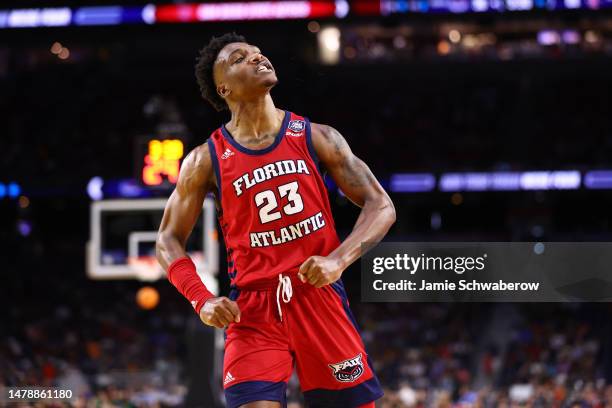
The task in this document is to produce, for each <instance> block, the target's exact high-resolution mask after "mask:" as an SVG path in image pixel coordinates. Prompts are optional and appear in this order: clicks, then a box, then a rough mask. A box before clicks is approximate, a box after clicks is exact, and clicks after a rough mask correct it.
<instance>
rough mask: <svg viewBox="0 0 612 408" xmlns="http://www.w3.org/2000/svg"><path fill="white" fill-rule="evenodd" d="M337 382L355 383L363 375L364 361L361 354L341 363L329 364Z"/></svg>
mask: <svg viewBox="0 0 612 408" xmlns="http://www.w3.org/2000/svg"><path fill="white" fill-rule="evenodd" d="M329 367H330V368H331V369H332V371H333V374H334V377H336V380H338V381H341V382H353V381H355V380H356V379H358V378H359V377H361V374H363V361H362V360H361V353H360V354H359V355H358V356H355V357H353V358H349V359H348V360H344V361H341V362H339V363H334V364H329Z"/></svg>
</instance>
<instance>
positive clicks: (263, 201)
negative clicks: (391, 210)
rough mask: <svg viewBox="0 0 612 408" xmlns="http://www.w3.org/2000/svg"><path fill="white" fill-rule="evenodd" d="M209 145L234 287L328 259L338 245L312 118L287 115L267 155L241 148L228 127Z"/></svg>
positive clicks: (223, 128)
mask: <svg viewBox="0 0 612 408" xmlns="http://www.w3.org/2000/svg"><path fill="white" fill-rule="evenodd" d="M208 146H209V150H210V153H211V157H212V161H213V166H214V169H215V175H216V178H217V184H218V186H219V189H218V191H217V200H218V202H219V204H220V209H221V211H220V215H219V221H220V224H221V229H222V231H223V236H224V239H225V243H226V246H227V252H228V266H229V267H228V271H229V274H230V279H231V280H232V284H233V285H234V286H237V287H244V286H249V285H251V284H256V283H257V282H258V281H261V282H264V281H270V279H276V277H277V276H278V274H279V273H283V274H285V273H292V272H296V271H297V269H298V268H299V266H300V265H301V263H302V262H303V261H304V260H305V259H307V258H308V257H309V256H311V255H321V256H326V255H328V254H329V253H330V252H331V251H333V250H334V249H335V248H336V247H337V246H338V245H339V243H340V242H339V240H338V236H337V234H336V230H335V226H334V221H333V219H332V214H331V210H330V205H329V200H328V196H327V189H326V187H325V183H324V181H323V178H322V176H321V173H320V172H319V168H318V159H317V157H316V154H315V151H314V148H313V146H312V140H311V130H310V123H309V121H308V119H306V118H304V117H302V116H298V115H296V114H294V113H291V112H285V117H284V120H283V123H282V126H281V129H280V131H279V133H278V135H277V136H276V138H275V140H274V142H273V143H272V144H271V145H270V146H268V147H267V148H265V149H261V150H253V149H248V148H246V147H244V146H242V145H240V144H238V143H237V142H236V141H235V140H234V139H233V138H232V136H231V135H230V134H229V132H228V131H227V129H226V128H225V126H222V127H221V128H219V129H217V130H216V131H215V132H214V133H213V134H212V136H211V137H210V139H209V140H208Z"/></svg>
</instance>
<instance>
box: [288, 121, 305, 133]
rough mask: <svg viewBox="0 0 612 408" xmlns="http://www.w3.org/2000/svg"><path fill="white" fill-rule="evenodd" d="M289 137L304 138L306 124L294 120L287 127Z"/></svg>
mask: <svg viewBox="0 0 612 408" xmlns="http://www.w3.org/2000/svg"><path fill="white" fill-rule="evenodd" d="M287 129H289V132H287V133H288V134H289V136H296V137H297V136H302V132H303V131H304V129H306V122H304V121H303V120H292V121H291V122H289V125H288V126H287Z"/></svg>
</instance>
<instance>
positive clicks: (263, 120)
mask: <svg viewBox="0 0 612 408" xmlns="http://www.w3.org/2000/svg"><path fill="white" fill-rule="evenodd" d="M232 105H233V106H231V111H232V119H231V120H230V121H229V123H228V124H227V125H226V128H227V129H228V130H229V131H230V133H231V134H232V136H233V137H234V139H236V140H237V141H239V142H240V141H241V139H242V141H244V142H250V143H252V142H253V139H262V140H265V139H267V138H268V137H269V136H273V137H274V136H275V135H276V134H277V133H278V132H279V129H280V127H281V126H282V121H283V113H282V112H281V111H280V110H278V109H276V107H275V106H274V102H273V101H272V97H271V96H270V94H266V95H265V96H264V97H263V98H261V99H258V100H255V101H249V102H244V103H235V104H232Z"/></svg>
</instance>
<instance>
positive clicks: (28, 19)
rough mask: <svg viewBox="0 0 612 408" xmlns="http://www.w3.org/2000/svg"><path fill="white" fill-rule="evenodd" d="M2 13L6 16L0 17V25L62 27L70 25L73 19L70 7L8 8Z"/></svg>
mask: <svg viewBox="0 0 612 408" xmlns="http://www.w3.org/2000/svg"><path fill="white" fill-rule="evenodd" d="M5 13H6V14H5ZM0 14H5V16H6V17H5V18H3V17H0V27H3V26H6V27H24V28H25V27H60V26H67V25H69V24H70V20H71V19H72V11H71V10H70V8H68V7H62V8H43V9H16V10H6V11H3V12H0Z"/></svg>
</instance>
